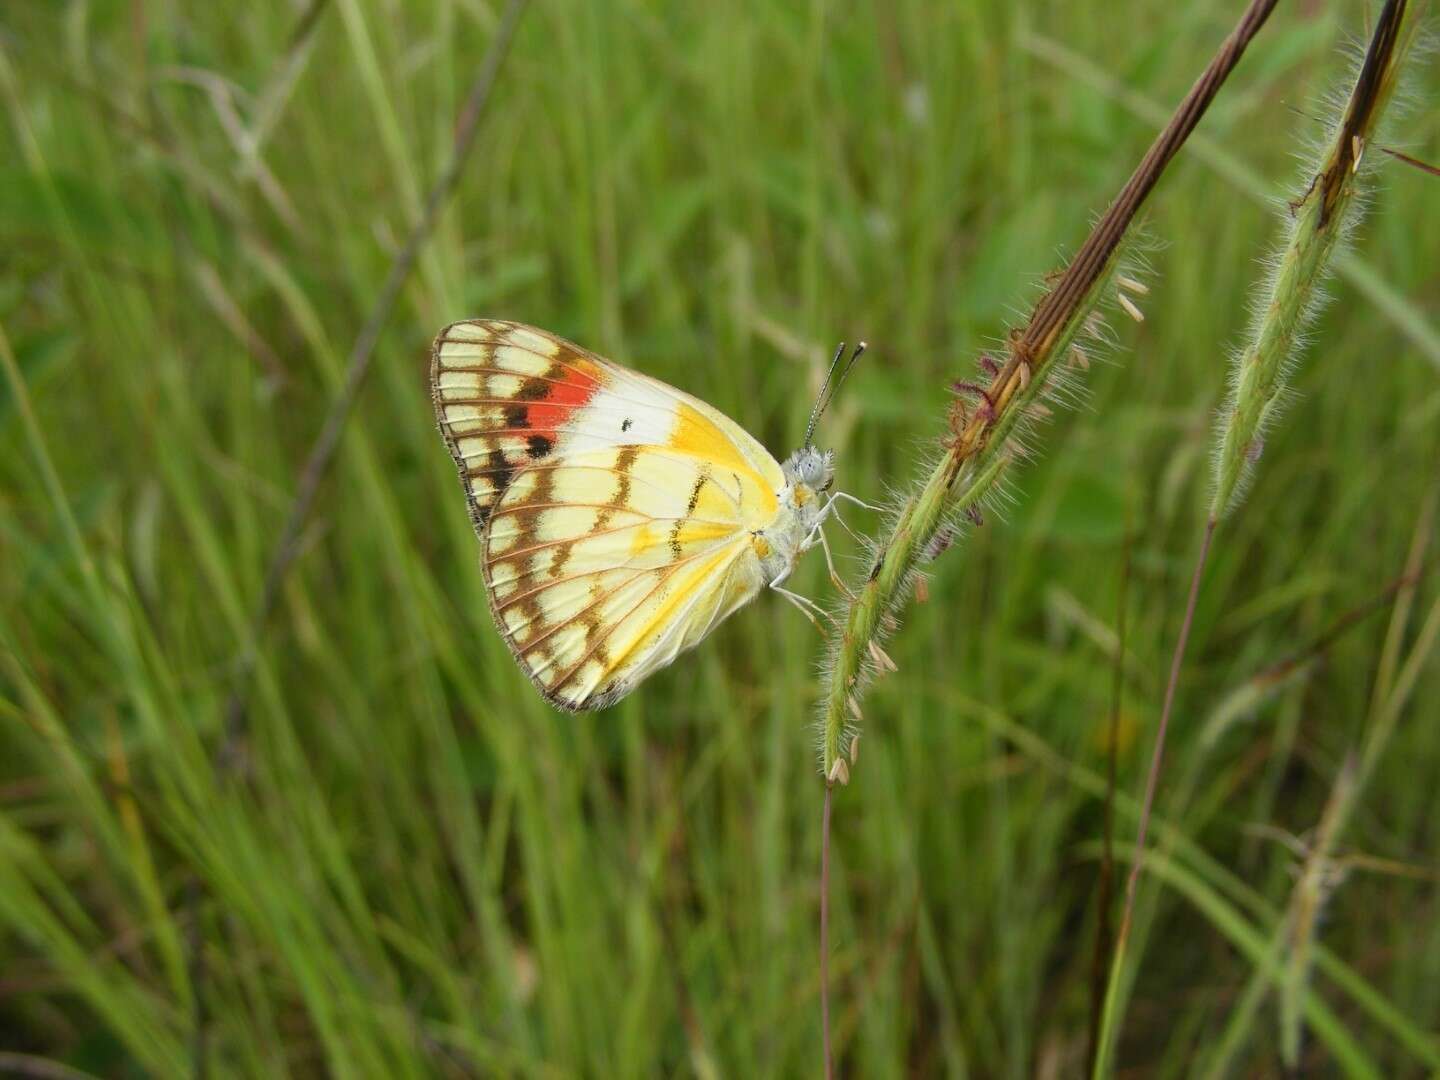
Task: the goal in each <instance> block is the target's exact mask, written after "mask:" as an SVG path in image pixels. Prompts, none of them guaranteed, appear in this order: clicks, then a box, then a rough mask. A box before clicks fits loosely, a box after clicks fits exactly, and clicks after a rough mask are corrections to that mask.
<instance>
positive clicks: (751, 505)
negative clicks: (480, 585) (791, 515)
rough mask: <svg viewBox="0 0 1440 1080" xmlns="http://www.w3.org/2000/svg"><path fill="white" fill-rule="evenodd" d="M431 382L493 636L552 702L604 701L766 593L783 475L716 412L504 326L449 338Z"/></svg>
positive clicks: (439, 348)
mask: <svg viewBox="0 0 1440 1080" xmlns="http://www.w3.org/2000/svg"><path fill="white" fill-rule="evenodd" d="M431 382H432V390H433V393H434V398H435V408H436V414H437V416H438V418H439V421H440V427H441V430H442V432H443V433H444V434H445V439H446V442H447V444H448V445H449V447H450V451H451V454H452V455H453V456H454V458H455V462H456V464H457V466H458V467H459V469H460V475H461V479H462V481H463V482H464V484H465V489H466V493H467V496H468V499H469V505H470V514H471V519H472V521H473V522H474V524H475V528H476V531H477V533H478V534H479V536H480V539H481V545H482V568H483V570H484V578H485V584H486V589H487V591H488V593H489V596H490V603H491V608H492V610H493V612H494V614H495V619H496V624H497V625H498V626H499V628H500V632H501V634H502V636H503V637H504V638H505V640H506V642H507V643H508V644H509V645H510V648H511V650H512V651H513V652H514V654H515V657H516V659H517V660H518V661H519V663H520V666H521V667H522V668H523V669H524V670H525V671H526V673H527V674H528V675H529V676H530V677H531V679H532V680H533V681H534V682H535V684H536V686H537V687H539V689H540V690H541V692H542V693H543V694H544V695H545V696H546V698H547V699H548V700H550V701H551V702H552V703H554V704H556V705H558V706H561V707H563V708H567V709H592V708H600V707H603V706H604V705H608V704H610V703H612V702H614V701H616V700H618V699H619V698H620V697H622V696H623V695H624V694H625V693H627V692H628V691H629V690H630V689H632V688H633V687H634V686H635V684H636V683H638V682H639V681H640V680H641V679H643V678H644V677H645V676H646V675H648V674H649V673H650V672H652V671H654V670H656V669H657V668H659V667H663V666H664V665H665V664H668V663H669V662H670V661H671V660H673V659H674V658H675V656H676V655H677V654H678V653H679V652H680V651H682V650H684V649H686V648H689V647H691V646H692V645H694V644H696V643H697V642H699V641H700V640H701V639H702V638H704V637H705V635H706V634H708V633H709V631H710V629H711V628H712V627H713V626H715V625H716V624H717V623H718V622H719V621H720V620H721V619H723V618H724V617H725V616H726V615H728V614H730V612H732V611H734V610H735V608H737V607H739V606H740V605H741V604H743V603H745V602H746V601H748V600H749V599H750V598H752V597H753V596H754V595H755V593H756V592H758V591H759V589H760V588H761V587H762V586H763V585H764V583H765V582H764V576H763V574H762V573H761V572H760V566H759V560H758V557H757V556H756V554H755V551H754V548H753V546H752V542H751V539H752V538H751V533H752V532H753V531H754V530H756V529H760V528H763V527H765V526H766V525H767V524H768V523H770V522H771V521H773V520H774V518H775V516H776V513H777V510H778V507H779V503H778V499H777V493H778V492H779V490H780V488H781V487H782V486H783V476H782V474H781V471H780V466H779V464H778V463H777V462H776V461H775V459H774V458H773V457H771V456H770V454H769V453H768V452H766V450H765V449H764V447H762V446H761V445H760V444H759V443H758V442H756V441H755V439H753V438H752V437H751V436H750V435H749V434H748V433H747V432H746V431H745V430H744V429H743V428H741V427H740V426H739V425H737V424H735V423H734V422H733V421H731V420H730V419H729V418H727V417H726V416H724V414H722V413H720V412H718V411H716V410H715V409H713V408H711V407H710V406H709V405H706V404H705V403H704V402H702V401H699V400H698V399H696V398H693V397H691V396H690V395H688V394H684V393H682V392H681V391H679V390H676V389H675V388H673V387H670V386H667V385H666V384H664V383H662V382H659V381H658V380H656V379H651V378H649V377H647V376H644V375H641V374H639V373H638V372H634V371H630V370H629V369H627V368H623V367H620V366H619V365H617V364H613V363H610V362H609V361H607V360H604V359H602V358H600V357H598V356H596V355H594V354H593V353H590V352H587V351H586V350H584V349H581V348H579V347H577V346H575V345H572V344H570V343H569V342H566V341H564V340H562V339H560V338H557V337H555V336H553V335H551V334H548V333H546V332H544V331H542V330H537V329H535V328H533V327H528V326H523V325H520V324H518V323H506V322H497V321H471V322H464V323H457V324H455V325H453V326H451V327H448V328H447V329H446V330H445V331H443V332H442V333H441V334H440V336H439V337H438V338H437V339H436V342H435V348H434V352H433V355H432V369H431Z"/></svg>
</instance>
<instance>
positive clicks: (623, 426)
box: [620, 416, 635, 431]
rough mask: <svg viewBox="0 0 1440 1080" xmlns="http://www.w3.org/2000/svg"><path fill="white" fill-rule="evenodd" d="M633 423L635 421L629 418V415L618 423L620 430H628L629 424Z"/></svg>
mask: <svg viewBox="0 0 1440 1080" xmlns="http://www.w3.org/2000/svg"><path fill="white" fill-rule="evenodd" d="M633 423H635V421H634V420H631V419H630V417H628V416H627V417H626V418H625V419H624V420H622V421H621V423H620V430H621V431H629V430H630V425H631V424H633Z"/></svg>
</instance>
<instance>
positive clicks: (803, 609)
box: [770, 582, 835, 636]
mask: <svg viewBox="0 0 1440 1080" xmlns="http://www.w3.org/2000/svg"><path fill="white" fill-rule="evenodd" d="M770 588H771V589H773V590H774V591H775V592H777V593H779V594H780V595H781V596H783V597H785V599H786V600H789V601H790V603H792V604H794V605H795V606H796V607H797V608H799V609H800V614H801V615H804V616H805V618H807V619H809V620H810V623H811V625H812V626H814V627H815V629H816V630H819V631H820V633H821V635H822V636H823V635H824V633H825V627H823V626H821V625H820V619H817V618H816V617H815V616H816V615H819V616H820V618H821V619H828V620H829V621H830V622H831V623H832V624H833V623H834V622H835V618H834V616H832V615H831V614H830V613H829V612H828V611H826V610H825V609H824V608H822V607H821V606H820V605H819V604H817V603H815V601H814V600H811V599H810V598H809V597H808V596H801V595H800V594H799V593H797V592H791V591H790V590H789V589H787V588H784V587H783V586H780V585H776V584H774V583H773V582H772V583H771V585H770Z"/></svg>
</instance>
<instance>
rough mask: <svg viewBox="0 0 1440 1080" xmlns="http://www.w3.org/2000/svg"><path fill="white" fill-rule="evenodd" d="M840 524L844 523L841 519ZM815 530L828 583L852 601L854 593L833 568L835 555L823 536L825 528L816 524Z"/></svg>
mask: <svg viewBox="0 0 1440 1080" xmlns="http://www.w3.org/2000/svg"><path fill="white" fill-rule="evenodd" d="M835 520H836V521H839V520H840V519H839V518H838V517H837V518H836V519H835ZM840 524H841V525H844V524H845V523H844V522H843V521H841V522H840ZM815 531H816V532H817V533H819V536H820V550H821V551H823V552H824V553H825V566H826V568H827V569H828V570H829V571H830V583H831V584H832V585H834V586H835V588H837V589H839V590H840V592H841V593H843V594H844V595H845V596H846V598H848V599H849V600H851V601H854V600H855V594H854V593H853V592H851V591H850V587H849V586H848V585H846V584H845V580H844V579H843V578H842V577H841V576H840V572H839V571H838V570H836V569H835V556H834V555H833V554H831V552H830V541H829V540H827V539H826V538H825V530H824V529H822V528H821V527H820V526H819V525H817V526H815ZM847 531H848V529H847Z"/></svg>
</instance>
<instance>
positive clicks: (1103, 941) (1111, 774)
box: [1086, 515, 1131, 1072]
mask: <svg viewBox="0 0 1440 1080" xmlns="http://www.w3.org/2000/svg"><path fill="white" fill-rule="evenodd" d="M1127 517H1128V515H1127ZM1130 544H1131V535H1130V527H1129V523H1128V522H1127V524H1126V527H1125V537H1124V542H1123V548H1122V551H1121V555H1120V598H1119V600H1118V601H1117V607H1118V611H1117V613H1116V616H1115V636H1116V645H1115V665H1114V669H1113V671H1112V673H1111V680H1110V723H1109V736H1108V738H1109V744H1110V745H1109V747H1108V749H1109V755H1108V764H1107V768H1106V776H1105V825H1104V850H1103V853H1102V855H1101V858H1100V880H1099V881H1098V882H1096V888H1095V912H1096V914H1095V958H1094V961H1093V963H1092V965H1091V971H1090V1048H1089V1051H1088V1053H1087V1054H1086V1062H1087V1068H1086V1072H1093V1071H1094V1069H1095V1058H1096V1055H1098V1054H1099V1053H1100V1019H1101V1016H1102V1014H1103V1013H1104V1010H1105V985H1106V980H1105V973H1106V970H1107V965H1108V963H1109V958H1110V943H1111V941H1112V940H1113V937H1114V930H1115V927H1114V921H1113V919H1112V918H1111V912H1110V900H1111V896H1112V895H1113V893H1114V890H1115V786H1116V778H1115V773H1116V760H1117V759H1118V758H1119V756H1120V700H1121V696H1122V694H1123V691H1124V687H1125V608H1126V606H1127V600H1128V598H1129V595H1130Z"/></svg>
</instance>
